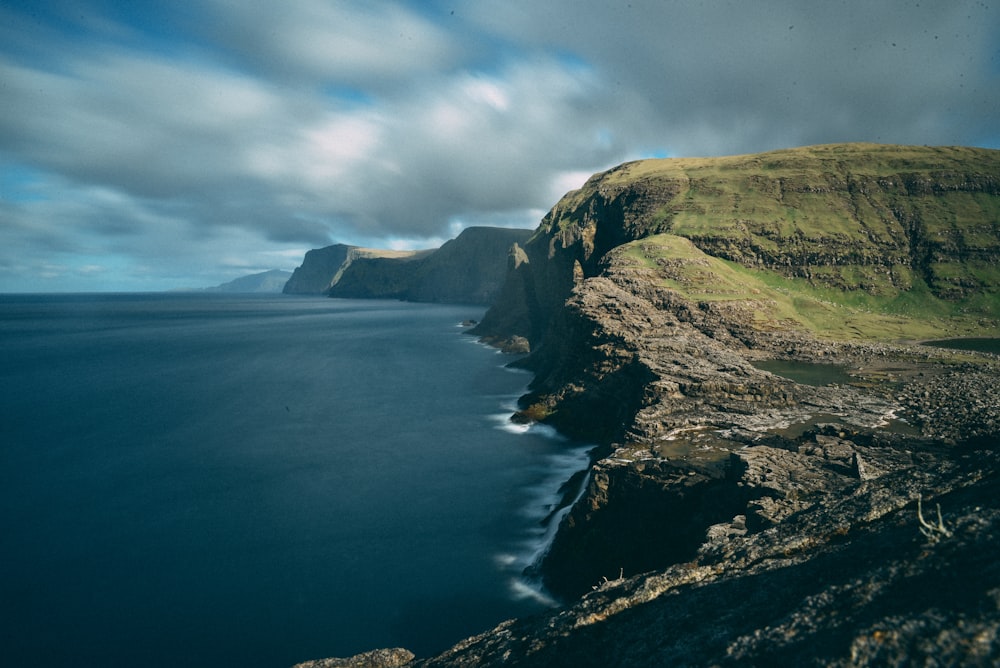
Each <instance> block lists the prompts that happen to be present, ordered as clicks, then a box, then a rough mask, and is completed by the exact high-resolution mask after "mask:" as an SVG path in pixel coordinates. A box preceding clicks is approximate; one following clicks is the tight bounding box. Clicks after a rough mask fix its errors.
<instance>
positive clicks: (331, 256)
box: [282, 244, 429, 295]
mask: <svg viewBox="0 0 1000 668" xmlns="http://www.w3.org/2000/svg"><path fill="white" fill-rule="evenodd" d="M428 252H429V251H394V250H382V249H377V248H361V247H358V246H348V245H345V244H334V245H333V246H326V247H325V248H316V249H314V250H311V251H308V252H307V253H306V256H305V258H304V259H303V260H302V264H301V265H300V266H299V267H298V268H296V269H295V271H294V272H293V273H292V276H291V278H289V279H288V282H287V283H286V284H285V286H284V289H283V290H282V292H284V293H285V294H286V295H321V294H324V293H326V291H327V290H329V289H330V287H331V286H332V285H334V284H335V283H337V281H339V280H340V277H341V275H342V274H343V272H344V270H345V269H347V267H349V266H351V264H353V263H354V262H355V261H356V260H360V259H367V258H393V259H397V260H401V261H402V260H408V259H413V258H416V257H421V256H422V255H424V254H426V253H428Z"/></svg>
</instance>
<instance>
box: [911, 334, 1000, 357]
mask: <svg viewBox="0 0 1000 668" xmlns="http://www.w3.org/2000/svg"><path fill="white" fill-rule="evenodd" d="M924 345H927V346H934V347H935V348H952V349H954V350H974V351H976V352H981V353H994V354H996V355H1000V338H996V339H990V338H982V339H973V338H969V339H943V340H941V341H927V342H926V343H925V344H924Z"/></svg>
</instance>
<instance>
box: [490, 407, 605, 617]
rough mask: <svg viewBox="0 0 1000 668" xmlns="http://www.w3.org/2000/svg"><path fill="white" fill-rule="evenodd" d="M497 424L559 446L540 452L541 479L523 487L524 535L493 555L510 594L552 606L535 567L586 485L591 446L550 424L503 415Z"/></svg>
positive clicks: (517, 597)
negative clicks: (522, 421)
mask: <svg viewBox="0 0 1000 668" xmlns="http://www.w3.org/2000/svg"><path fill="white" fill-rule="evenodd" d="M508 415H509V414H508ZM496 417H497V418H499V416H496ZM498 428H500V429H504V430H505V431H509V432H512V433H518V434H525V435H532V436H537V437H540V438H542V439H544V440H545V441H550V442H551V441H555V442H558V443H560V444H561V445H563V446H564V447H563V448H561V449H560V450H558V451H556V452H553V453H551V454H550V455H548V456H547V457H546V458H545V460H544V464H543V465H542V467H540V468H541V470H542V471H543V473H542V476H541V479H540V480H539V481H538V482H537V483H535V484H533V485H531V486H529V487H527V488H526V489H525V490H524V492H525V501H524V504H523V505H522V506H521V509H520V513H521V516H522V517H523V518H524V519H525V520H527V524H528V527H529V529H528V530H527V531H526V534H525V537H524V540H522V541H521V542H520V544H518V545H517V547H516V549H515V550H513V551H512V552H509V553H502V554H498V555H496V556H495V562H496V563H497V565H498V566H499V567H500V569H501V571H503V572H505V573H507V574H508V576H509V579H508V590H509V592H510V595H511V597H512V598H514V599H515V600H525V599H530V600H533V601H535V602H537V603H540V604H542V605H545V606H549V607H554V606H557V605H558V601H556V600H555V599H554V598H553V597H552V596H550V595H549V594H548V593H547V592H546V591H545V588H544V586H543V584H542V582H541V578H540V577H539V575H538V574H537V567H538V564H539V562H540V561H541V559H542V557H543V556H545V554H546V552H548V550H549V547H550V546H551V545H552V541H553V540H554V539H555V535H556V532H557V531H558V529H559V524H560V523H561V522H562V519H563V517H565V515H566V513H568V512H569V511H570V509H571V508H572V507H573V504H575V503H576V502H577V500H579V498H580V497H581V496H582V495H583V492H584V490H585V489H586V487H587V482H588V480H589V477H590V474H589V469H590V462H591V453H592V452H593V449H594V447H595V446H594V445H592V444H582V443H575V442H572V441H570V440H569V439H567V438H566V437H565V436H563V435H561V434H560V433H559V432H558V431H556V430H555V429H553V428H552V427H550V426H549V425H543V424H538V423H529V424H515V423H512V422H510V420H509V418H507V419H505V422H504V423H503V424H502V425H500V426H499V427H498Z"/></svg>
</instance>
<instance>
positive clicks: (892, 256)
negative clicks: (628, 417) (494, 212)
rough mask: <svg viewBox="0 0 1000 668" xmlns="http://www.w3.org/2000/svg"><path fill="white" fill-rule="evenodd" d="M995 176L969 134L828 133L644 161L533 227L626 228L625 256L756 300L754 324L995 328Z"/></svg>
mask: <svg viewBox="0 0 1000 668" xmlns="http://www.w3.org/2000/svg"><path fill="white" fill-rule="evenodd" d="M998 183H1000V151H995V150H988V149H976V148H960V147H921V146H891V145H876V144H831V145H825V146H812V147H805V148H798V149H790V150H784V151H774V152H770V153H762V154H757V155H742V156H731V157H722V158H669V159H663V160H642V161H637V162H631V163H625V164H624V165H620V166H619V167H616V168H614V169H612V170H609V171H607V172H604V173H602V174H598V175H595V176H594V177H592V178H591V179H590V180H589V181H588V182H587V183H586V184H585V185H584V186H583V188H581V189H580V190H578V191H574V192H572V193H569V194H567V195H566V197H564V198H563V199H562V200H561V201H560V202H559V203H558V204H557V205H556V207H554V208H553V210H552V212H551V214H550V215H549V216H547V217H546V219H545V220H544V221H543V225H542V226H541V227H540V228H539V230H538V233H537V234H536V236H535V239H536V240H538V241H544V242H546V243H547V242H548V236H549V235H552V234H560V233H562V234H564V235H565V236H564V237H563V238H564V240H565V242H566V243H573V240H574V239H583V240H589V241H593V240H594V239H596V238H597V235H596V234H595V230H596V229H597V227H598V226H605V225H606V226H610V229H613V230H615V228H616V226H617V228H618V229H617V230H615V231H616V232H617V231H619V230H620V231H621V232H622V234H623V235H624V237H625V238H626V239H637V241H632V242H631V243H629V244H627V246H625V247H620V252H621V253H622V254H623V255H622V257H626V258H629V259H630V260H631V261H633V262H636V263H638V264H639V266H641V267H643V268H644V269H645V270H646V271H647V272H648V273H649V275H650V276H653V277H655V278H654V280H656V281H658V282H659V283H660V284H661V285H662V286H664V287H668V288H670V289H673V290H677V291H678V292H681V293H683V294H684V295H685V296H687V297H689V298H691V299H695V300H698V301H706V300H707V301H723V300H740V299H743V300H754V301H755V308H757V309H758V318H759V320H760V322H761V324H762V326H777V325H775V323H781V326H787V325H789V324H790V323H794V325H795V326H797V327H801V328H804V329H808V330H810V331H813V332H816V333H818V334H820V335H827V336H831V337H836V338H843V337H845V336H847V337H849V338H858V337H861V338H878V339H913V338H929V337H934V336H957V335H965V334H969V335H972V334H984V335H991V334H992V335H995V334H996V331H995V330H996V327H997V322H998V321H997V317H998V314H1000V297H998V295H1000V261H998V257H1000V196H998V194H997V187H998V186H997V184H998ZM604 238H605V239H614V240H615V243H617V242H618V240H619V239H620V236H619V235H617V234H608V235H605V237H604ZM699 248H701V249H704V250H705V252H704V253H703V252H702V251H701V250H699ZM607 250H608V249H606V248H604V249H600V252H606V251H607ZM615 252H619V251H617V250H616V251H615Z"/></svg>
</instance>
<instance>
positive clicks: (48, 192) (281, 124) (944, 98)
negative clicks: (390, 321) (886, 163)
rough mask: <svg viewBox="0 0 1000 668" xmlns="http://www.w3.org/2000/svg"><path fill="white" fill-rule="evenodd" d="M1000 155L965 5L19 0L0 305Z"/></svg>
mask: <svg viewBox="0 0 1000 668" xmlns="http://www.w3.org/2000/svg"><path fill="white" fill-rule="evenodd" d="M846 141H868V142H880V143H901V144H929V145H965V146H982V147H987V148H1000V6H997V5H995V4H994V3H992V2H989V1H986V2H967V1H964V0H919V1H916V2H909V1H903V0H846V1H836V0H828V1H824V2H812V1H806V0H755V1H754V2H749V1H738V0H731V1H729V0H700V1H696V0H684V1H670V0H659V1H649V2H643V1H641V0H632V1H631V2H610V1H606V2H592V1H587V0H574V1H572V2H571V1H569V0H545V1H544V2H540V1H539V0H503V1H501V2H485V1H471V0H450V1H448V2H438V1H436V0H428V1H424V2H416V1H413V2H371V1H360V0H358V1H353V0H348V1H344V2H336V1H331V0H282V1H281V2H277V1H276V0H271V1H267V0H172V1H171V2H162V1H161V0H156V1H153V0H131V1H130V2H123V1H120V0H119V1H115V0H28V1H16V0H13V1H12V0H0V292H62V291H71V292H81V291H155V290H169V289H177V288H185V287H206V286H211V285H216V284H219V283H222V282H224V281H228V280H231V279H233V278H236V277H238V276H243V275H246V274H252V273H256V272H260V271H265V270H268V269H286V270H291V269H294V268H295V267H296V266H298V265H299V264H301V261H302V257H303V255H304V254H305V252H306V251H307V250H308V249H310V248H319V247H323V246H327V245H330V244H333V243H346V244H353V245H359V246H372V247H380V248H430V247H436V246H438V245H440V244H441V243H443V242H444V241H445V240H447V239H449V238H453V237H454V236H456V235H457V234H458V233H459V232H460V231H461V230H462V229H464V228H466V227H469V226H473V225H494V226H502V227H528V228H533V227H535V226H536V225H537V224H538V222H539V221H540V220H541V218H542V216H543V215H544V214H545V212H546V211H547V210H548V209H549V208H551V207H552V206H553V205H554V204H555V203H556V202H557V201H558V199H559V198H560V197H561V196H562V195H563V194H564V193H565V192H567V191H568V190H571V189H574V188H578V187H579V186H580V185H582V184H583V182H584V181H585V180H586V178H587V177H588V176H589V175H590V174H592V173H594V172H598V171H601V170H604V169H607V168H609V167H612V166H614V165H617V164H619V163H621V162H624V161H627V160H634V159H639V158H648V157H692V156H715V155H734V154H742V153H753V152H759V151H767V150H773V149H780V148H789V147H793V146H803V145H810V144H821V143H831V142H846Z"/></svg>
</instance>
